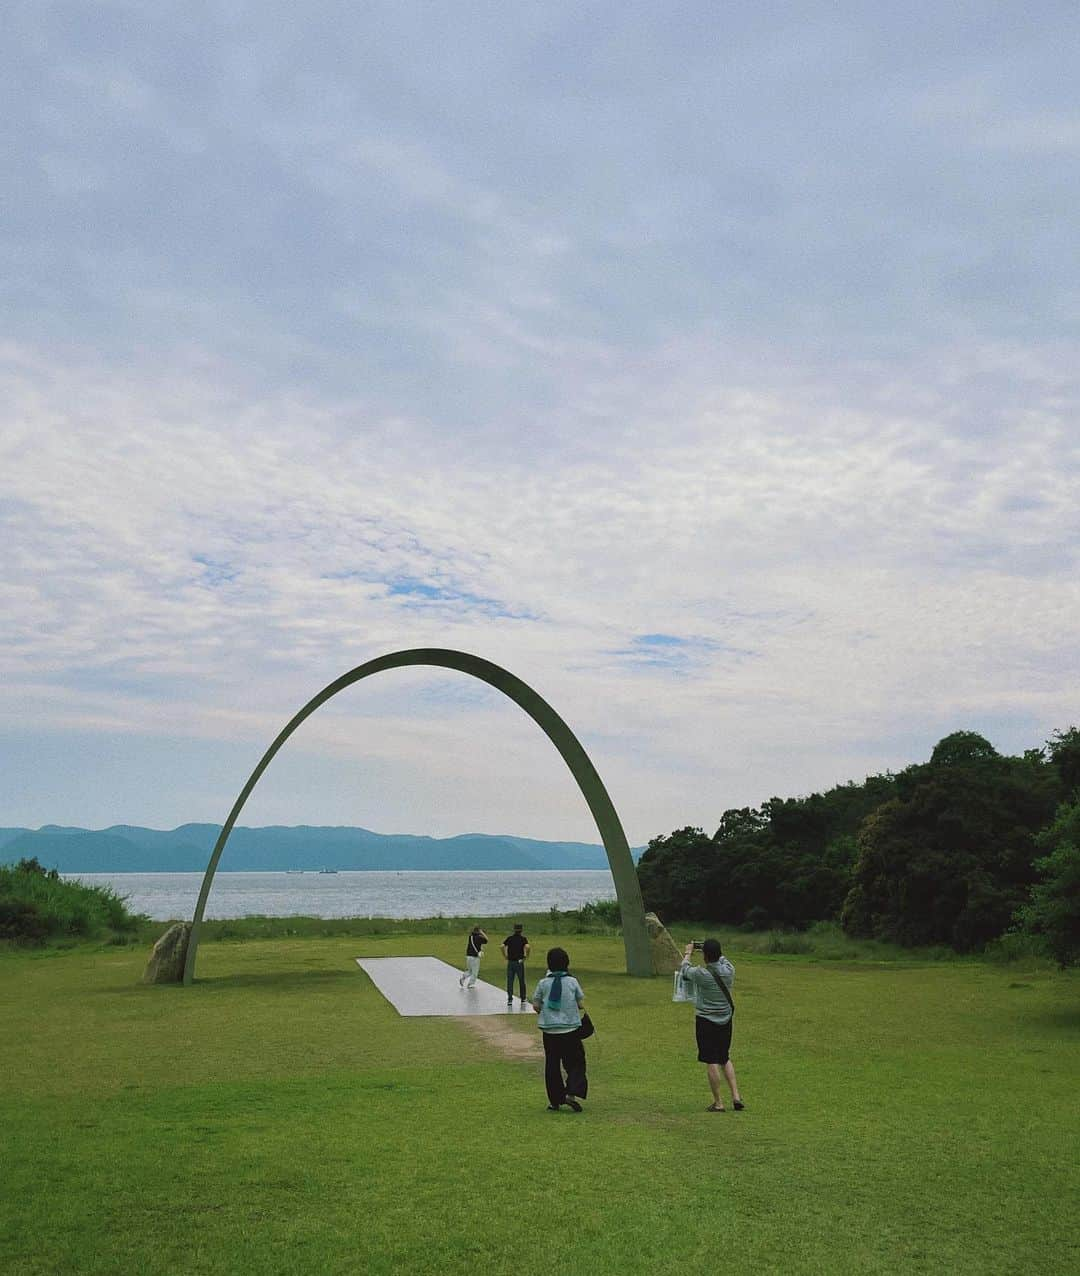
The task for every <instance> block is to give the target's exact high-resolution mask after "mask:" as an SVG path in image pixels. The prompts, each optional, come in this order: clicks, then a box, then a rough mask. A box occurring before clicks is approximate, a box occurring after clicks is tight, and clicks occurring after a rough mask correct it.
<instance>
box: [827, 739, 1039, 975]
mask: <svg viewBox="0 0 1080 1276" xmlns="http://www.w3.org/2000/svg"><path fill="white" fill-rule="evenodd" d="M898 781H899V783H898V788H897V797H896V798H894V799H892V800H890V801H889V802H886V803H884V804H883V805H882V806H881V807H879V808H878V809H877V810H876V811H875V812H873V814H871V815H870V816H869V817H868V818H867V819H866V820H865V821H864V823H863V826H862V829H861V831H860V833H859V839H858V848H859V854H858V860H857V862H856V864H855V868H854V882H853V886H852V889H851V892H850V894H849V895H848V898H847V900H846V901H845V903H844V908H843V913H842V922H843V925H844V928H845V929H846V930H847V931H849V933H851V934H855V935H863V936H872V937H875V938H880V939H889V940H893V941H895V942H898V943H902V944H934V943H945V944H950V945H952V946H953V947H954V948H956V949H958V950H960V951H967V950H971V949H974V948H978V947H981V946H982V945H983V944H985V943H986V942H987V941H988V940H990V939H993V938H995V937H996V936H998V935H1000V934H1001V933H1002V931H1003V930H1004V929H1005V927H1006V926H1007V925H1008V923H1009V920H1010V918H1011V917H1012V915H1013V913H1014V912H1015V910H1016V908H1017V907H1018V906H1019V905H1020V903H1021V902H1022V901H1023V900H1024V899H1025V898H1026V895H1027V891H1028V888H1029V887H1030V885H1031V883H1032V881H1033V878H1034V869H1033V866H1032V864H1033V860H1034V856H1035V835H1036V833H1037V832H1038V831H1039V829H1040V828H1042V827H1043V826H1044V825H1045V824H1046V823H1047V822H1048V820H1049V819H1050V817H1051V815H1052V814H1053V809H1054V803H1055V801H1056V798H1057V795H1058V791H1059V786H1058V780H1057V777H1056V775H1055V774H1054V773H1053V772H1052V770H1051V768H1049V767H1048V766H1047V765H1046V764H1045V763H1043V762H1041V761H1039V760H1038V759H1037V758H1035V757H1031V756H1028V757H1024V758H1006V757H1001V756H1000V755H999V754H998V753H997V752H996V750H994V749H993V747H992V746H991V745H989V743H988V742H987V741H985V740H983V739H982V737H981V736H977V735H975V733H974V732H957V733H955V734H954V735H952V736H948V737H946V738H945V739H944V740H943V741H942V742H941V743H940V744H939V745H938V747H937V748H936V749H935V750H934V752H933V755H932V756H931V760H930V762H929V763H927V764H926V765H924V766H917V767H909V768H908V769H907V770H906V771H905V772H903V773H902V774H901V776H899V777H898Z"/></svg>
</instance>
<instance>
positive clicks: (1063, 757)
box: [1046, 727, 1080, 798]
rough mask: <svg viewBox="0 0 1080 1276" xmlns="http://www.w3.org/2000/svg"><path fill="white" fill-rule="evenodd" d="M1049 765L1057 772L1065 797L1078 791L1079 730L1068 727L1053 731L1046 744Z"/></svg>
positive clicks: (1079, 785)
mask: <svg viewBox="0 0 1080 1276" xmlns="http://www.w3.org/2000/svg"><path fill="white" fill-rule="evenodd" d="M1046 751H1047V753H1049V755H1050V763H1051V765H1052V766H1053V767H1054V769H1055V770H1056V771H1057V773H1058V775H1059V777H1060V779H1061V784H1062V787H1063V789H1064V796H1065V797H1067V798H1068V797H1072V795H1073V794H1074V793H1076V792H1077V791H1078V790H1080V730H1078V729H1077V728H1076V727H1069V728H1068V729H1067V730H1065V731H1055V732H1054V734H1053V735H1052V736H1051V737H1050V739H1049V740H1047V742H1046Z"/></svg>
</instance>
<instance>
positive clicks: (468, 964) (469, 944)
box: [458, 926, 488, 988]
mask: <svg viewBox="0 0 1080 1276" xmlns="http://www.w3.org/2000/svg"><path fill="white" fill-rule="evenodd" d="M487 941H488V937H487V936H486V935H485V934H484V932H483V931H482V930H481V929H480V927H479V926H474V927H473V928H472V930H470V931H469V938H468V940H467V941H466V943H465V969H464V971H463V972H462V975H461V978H460V979H459V980H458V987H459V988H464V986H465V980H466V979H467V980H468V981H469V987H470V988H475V987H476V981H477V979H478V978H479V977H480V958H481V956H482V955H483V952H484V945H485V944H486V943H487Z"/></svg>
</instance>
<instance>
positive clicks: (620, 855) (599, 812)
mask: <svg viewBox="0 0 1080 1276" xmlns="http://www.w3.org/2000/svg"><path fill="white" fill-rule="evenodd" d="M407 665H433V666H436V667H438V668H442V669H456V670H458V671H459V672H460V673H467V674H469V675H471V676H472V677H473V678H479V679H480V681H481V682H486V683H487V684H488V685H489V686H492V687H495V688H496V690H498V691H501V692H502V693H503V694H504V695H505V696H507V697H509V699H511V700H513V702H514V703H515V704H516V705H518V706H519V707H520V708H522V709H524V710H525V712H526V713H527V714H528V715H529V717H530V718H532V720H533V721H534V722H535V723H536V724H537V725H538V726H539V727H540V729H541V730H542V731H543V732H544V734H545V735H546V736H547V738H548V739H549V740H550V741H551V743H552V744H553V745H554V746H555V748H556V749H558V751H559V753H560V755H561V756H562V759H563V761H564V762H565V763H566V765H567V766H568V767H569V768H570V772H571V774H572V775H573V777H574V779H575V780H576V781H577V783H578V788H580V789H581V793H582V796H583V797H584V798H585V801H586V802H587V803H588V805H589V810H590V811H591V812H592V816H593V819H594V820H595V821H596V827H597V831H598V832H599V834H600V839H601V841H602V842H603V843H604V850H605V851H606V852H607V857H608V863H609V864H610V866H611V875H612V877H613V878H614V879H615V893H616V895H617V896H618V900H619V907H620V909H621V911H622V927H623V943H624V945H625V947H626V971H627V974H630V975H651V974H652V973H653V972H652V954H651V950H650V945H649V936H648V932H647V930H646V928H645V911H644V907H643V905H642V902H641V887H640V886H639V884H638V878H637V870H636V869H635V868H634V861H633V859H632V857H631V855H630V847H629V845H628V844H627V841H626V834H625V833H624V832H623V827H622V824H621V822H620V820H619V817H618V815H617V813H616V811H615V807H614V806H613V805H612V802H611V799H610V798H609V797H608V794H607V790H606V789H605V788H604V785H603V782H602V781H601V779H600V777H599V775H597V773H596V768H595V767H594V766H593V764H592V762H591V761H590V760H589V756H588V754H587V753H586V752H585V750H584V749H583V748H582V747H581V744H580V743H579V742H578V739H577V737H576V736H575V735H574V733H573V732H572V731H571V730H570V728H569V727H568V726H567V725H566V723H565V722H564V721H563V720H562V718H560V717H559V715H558V714H557V713H556V712H555V710H554V709H553V708H552V707H551V706H550V705H549V704H548V703H547V701H546V700H544V699H543V697H542V696H540V695H538V694H537V693H536V692H535V691H533V689H532V688H531V687H530V686H528V685H526V684H525V683H524V682H522V681H521V679H520V678H516V677H515V676H514V675H513V674H512V673H508V672H507V671H506V670H505V669H501V668H500V667H499V666H498V665H494V664H492V663H491V662H490V661H488V660H482V659H481V658H480V657H479V656H471V655H469V654H468V653H467V652H464V651H449V650H446V649H444V648H441V647H418V648H415V649H414V650H411V651H394V652H391V653H390V654H389V655H385V656H378V657H376V658H375V659H374V660H369V661H367V663H366V664H362V665H358V666H357V667H356V668H355V669H350V670H349V672H348V673H345V674H342V675H341V677H340V678H337V679H335V681H333V682H331V683H330V684H329V686H326V687H324V688H323V689H322V691H320V692H319V694H318V695H317V696H315V697H314V698H313V699H312V700H309V701H308V703H307V704H306V705H304V707H303V708H302V709H301V710H300V712H299V713H298V714H296V716H295V717H294V718H293V719H292V720H291V721H290V722H289V723H288V724H287V725H286V726H285V728H284V730H283V731H282V732H281V734H280V735H279V736H278V737H277V739H276V740H275V741H274V743H273V744H272V745H271V746H270V747H269V749H267V750H266V752H265V753H264V754H263V756H262V759H261V760H260V762H259V765H258V766H257V767H256V768H255V770H254V771H253V772H252V773H251V778H250V779H249V780H248V782H247V784H245V785H244V787H243V789H241V791H240V796H239V797H238V798H237V799H236V802H235V803H234V804H233V808H232V810H231V811H230V812H229V818H228V819H227V820H226V821H225V823H224V825H223V826H222V829H221V833H220V834H219V835H218V839H217V842H216V843H215V845H214V850H213V852H212V854H211V856H210V862H209V863H208V864H207V866H206V873H205V875H204V876H203V883H202V889H201V890H200V891H199V902H198V903H197V904H196V906H195V915H194V917H193V918H192V921H191V933H190V936H189V938H188V945H187V956H186V958H185V961H184V983H185V984H190V983H191V982H192V980H193V979H194V977H195V957H196V954H197V952H198V949H199V933H200V931H201V929H202V921H203V913H204V912H205V910H206V901H207V898H208V897H209V895H210V887H211V885H212V884H213V881H214V874H215V873H216V872H217V866H218V861H219V860H220V859H221V853H222V851H223V850H224V849H225V843H226V842H227V841H228V840H229V834H230V833H231V832H232V830H233V826H234V825H235V823H236V821H237V819H238V817H239V815H240V812H241V811H242V810H243V807H244V803H245V802H246V801H247V800H248V798H249V797H250V796H251V791H252V789H254V787H255V785H256V784H257V783H258V782H259V778H260V777H261V775H262V773H263V772H264V771H265V770H266V768H267V767H268V766H269V765H270V762H271V760H272V759H273V757H274V755H275V754H276V753H277V751H278V750H279V749H280V748H281V746H282V745H283V744H284V743H285V741H286V740H287V739H288V738H289V736H291V735H292V733H293V732H294V731H295V730H296V728H297V727H298V726H299V725H300V724H301V723H302V722H303V721H304V720H305V719H306V718H309V717H310V716H311V715H312V714H313V713H314V712H315V710H316V709H318V708H319V706H320V705H323V704H325V703H326V701H327V700H330V699H331V698H332V697H333V696H336V695H337V693H338V692H339V691H344V689H345V688H346V687H351V686H352V684H353V683H354V682H360V681H361V679H363V678H369V677H370V676H371V675H372V674H375V673H381V672H382V671H383V670H384V669H400V668H402V667H404V666H407Z"/></svg>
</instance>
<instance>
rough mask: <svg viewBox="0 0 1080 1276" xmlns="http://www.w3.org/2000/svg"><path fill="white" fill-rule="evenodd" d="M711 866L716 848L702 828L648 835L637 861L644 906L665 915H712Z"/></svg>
mask: <svg viewBox="0 0 1080 1276" xmlns="http://www.w3.org/2000/svg"><path fill="white" fill-rule="evenodd" d="M715 869H716V847H715V844H714V842H713V840H712V838H711V837H709V836H708V835H707V834H706V833H705V832H704V831H703V830H702V829H699V828H690V827H687V828H682V829H676V830H675V832H674V833H672V834H670V835H669V836H666V837H665V836H663V835H661V836H660V837H654V838H652V839H651V841H650V842H649V845H648V846H647V847H646V848H645V852H644V854H643V855H642V857H641V859H640V860H639V861H638V881H639V882H640V883H641V893H642V895H643V897H644V899H645V905H646V907H647V908H651V909H653V910H654V911H655V912H657V913H659V914H660V916H661V917H666V918H677V917H685V918H698V917H709V916H712V913H711V912H710V911H709V907H708V904H709V901H710V900H711V898H712V895H713V888H714V884H713V882H712V880H711V877H712V874H713V873H714V872H715ZM718 920H722V919H720V918H718Z"/></svg>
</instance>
